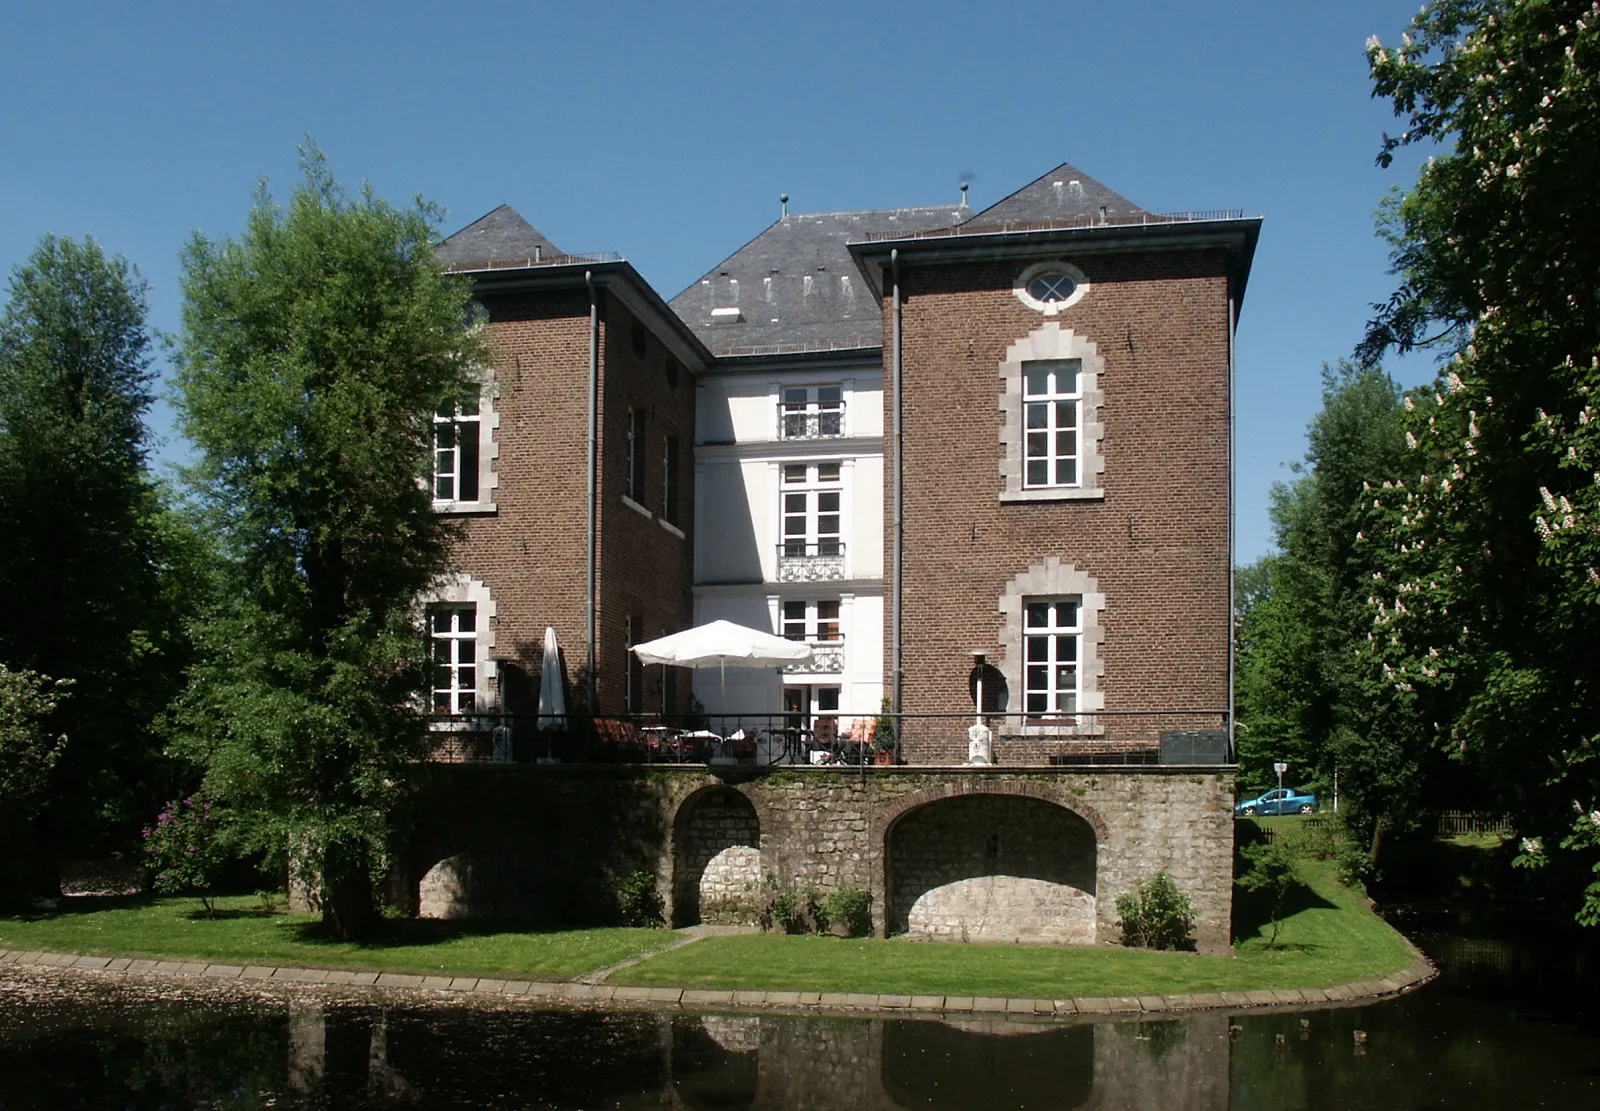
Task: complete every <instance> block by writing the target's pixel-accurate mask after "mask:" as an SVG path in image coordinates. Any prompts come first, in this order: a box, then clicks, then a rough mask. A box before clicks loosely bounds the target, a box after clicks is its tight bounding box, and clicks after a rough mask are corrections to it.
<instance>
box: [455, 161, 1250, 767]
mask: <svg viewBox="0 0 1600 1111" xmlns="http://www.w3.org/2000/svg"><path fill="white" fill-rule="evenodd" d="M1259 227H1260V221H1259V219H1245V218H1242V217H1241V215H1240V214H1239V213H1237V212H1206V213H1184V214H1177V215H1172V214H1156V213H1152V212H1147V211H1145V210H1144V209H1141V208H1139V207H1138V206H1137V205H1135V204H1133V203H1131V202H1130V201H1128V200H1126V199H1124V198H1123V197H1121V196H1119V195H1118V194H1116V193H1114V192H1112V191H1111V190H1110V189H1108V188H1106V187H1105V186H1103V185H1101V184H1100V183H1099V182H1097V181H1095V180H1094V179H1092V178H1090V177H1089V176H1088V175H1086V174H1084V173H1082V172H1081V171H1079V170H1077V169H1075V168H1073V167H1072V166H1070V165H1061V166H1059V167H1057V168H1056V169H1053V170H1051V171H1050V172H1049V173H1047V174H1045V175H1043V176H1042V177H1040V178H1039V179H1038V180H1036V181H1034V182H1032V183H1030V184H1028V185H1026V186H1025V187H1023V188H1022V189H1019V190H1018V191H1016V192H1015V193H1012V194H1011V195H1010V196H1008V197H1006V198H1004V199H1003V200H1001V201H999V202H998V203H997V204H994V205H992V206H990V207H989V208H986V209H984V210H982V211H973V210H972V209H971V208H969V207H968V206H967V204H966V200H965V187H963V193H962V200H961V202H960V203H958V204H954V205H945V206H934V207H925V208H900V209H885V210H876V211H860V212H830V213H816V214H790V213H789V212H788V211H787V203H785V206H784V213H783V215H782V217H781V218H780V219H778V220H777V221H776V222H775V223H773V224H772V225H771V226H770V227H768V228H766V229H765V230H764V231H762V232H761V233H760V234H758V235H757V236H756V237H755V238H754V239H752V240H751V241H750V242H748V243H747V244H745V246H743V247H741V248H740V249H739V250H738V251H736V252H735V253H734V254H733V255H732V256H730V257H729V258H727V259H726V260H724V261H723V262H722V263H720V264H719V265H717V266H715V267H713V268H712V269H711V270H709V271H708V272H707V273H706V274H705V276H704V277H702V278H700V279H699V280H698V281H696V282H694V283H693V284H692V285H691V286H690V287H689V288H688V289H686V290H684V291H683V292H681V293H679V294H678V295H677V296H676V297H674V298H673V299H672V300H671V301H670V302H669V301H667V300H665V299H663V298H662V296H660V295H659V294H658V293H657V292H656V291H655V290H654V289H653V288H652V287H651V286H650V285H649V283H648V282H646V281H645V279H644V278H643V277H641V276H640V274H639V273H638V272H637V271H636V270H634V268H633V267H632V266H631V265H629V264H628V263H627V262H626V261H625V260H623V259H622V258H620V257H618V256H614V255H609V254H607V255H574V254H568V253H565V252H563V251H562V250H560V249H559V248H558V247H556V246H555V245H554V244H553V243H551V242H550V241H549V240H548V239H546V238H545V237H544V236H543V235H542V234H541V233H540V232H539V231H538V230H537V229H536V228H534V227H533V226H532V225H530V224H529V223H528V222H527V221H526V220H524V219H523V218H522V217H521V216H519V215H518V214H517V213H516V212H514V211H513V210H512V209H511V208H509V207H505V206H502V207H500V208H497V209H495V210H494V211H493V212H490V213H489V214H488V215H486V216H484V217H483V218H482V219H480V220H478V221H477V222H475V223H473V224H471V225H469V226H468V227H466V228H463V229H462V230H460V231H458V232H456V233H455V234H454V235H452V236H450V237H449V238H448V239H446V240H445V241H444V242H443V243H442V244H441V245H440V246H439V248H438V257H439V258H440V259H441V261H442V262H443V263H444V264H445V265H446V266H447V267H448V268H449V269H451V270H453V271H457V272H460V273H465V274H470V275H471V276H472V279H473V282H474V287H475V291H476V294H475V295H476V304H477V306H478V311H479V313H480V316H481V318H482V320H483V321H484V322H485V326H486V327H487V328H488V330H489V333H490V336H491V340H492V349H493V351H494V359H493V365H492V366H490V367H489V368H487V373H486V374H485V376H484V380H483V385H482V390H481V393H480V394H479V396H478V397H477V398H476V399H475V400H473V399H467V400H465V401H463V403H462V404H461V405H459V406H458V407H456V408H455V409H454V410H451V411H446V412H441V413H440V414H439V415H438V416H437V417H436V433H437V435H436V445H437V451H436V454H435V473H434V476H433V493H434V499H435V505H436V506H437V508H438V509H439V511H440V512H444V513H452V514H459V515H461V516H462V517H463V518H465V522H464V524H465V529H464V537H465V540H464V543H463V544H462V546H461V548H460V551H459V556H458V566H459V573H458V575H457V576H456V577H455V579H454V581H453V582H452V583H451V584H450V585H449V586H448V587H447V588H446V589H445V590H443V591H441V592H440V594H439V596H438V597H437V598H436V599H435V600H434V602H433V604H432V606H431V607H430V622H429V632H430V636H431V637H432V638H433V641H434V648H435V659H436V661H438V662H439V663H440V666H438V667H436V668H435V679H434V688H435V689H434V692H433V707H434V709H435V710H436V711H439V712H442V713H451V714H486V713H510V714H513V715H520V714H524V713H531V712H533V711H534V709H535V708H536V704H537V696H538V682H539V675H540V663H541V658H542V643H543V635H544V631H545V628H546V626H550V627H553V628H554V629H555V630H556V632H557V634H558V638H559V641H560V644H561V646H562V652H563V657H564V659H565V661H566V663H567V665H568V684H569V692H568V693H569V706H570V707H571V708H572V709H574V710H575V711H584V712H593V713H600V714H608V715H610V714H615V715H623V714H628V713H640V712H642V713H651V712H665V713H668V714H672V713H682V712H685V711H687V710H688V709H689V708H690V699H691V683H692V693H693V695H694V696H696V697H698V699H699V700H700V702H701V703H702V704H703V705H704V707H705V709H706V711H707V712H708V713H709V714H711V715H724V714H740V713H752V714H754V713H769V712H772V711H775V710H778V709H782V710H784V711H787V712H789V713H791V714H802V715H805V716H806V717H807V718H811V717H813V716H826V717H836V718H837V719H838V720H840V721H842V722H844V723H845V724H846V725H847V726H848V723H849V722H850V720H851V719H852V718H859V717H863V716H867V717H870V716H872V715H876V714H877V713H878V712H879V710H880V707H881V705H882V704H883V702H884V700H885V699H887V700H888V702H889V704H890V707H891V708H893V709H895V710H898V711H902V712H904V713H907V714H920V713H958V712H959V713H970V712H971V711H972V709H973V699H974V697H975V695H974V691H975V688H976V682H975V680H976V679H977V678H978V677H979V676H980V675H981V676H982V677H983V679H984V702H985V708H986V709H987V710H989V711H990V712H991V713H993V714H994V715H995V717H994V718H993V723H994V724H995V726H996V748H997V754H998V759H999V761H1000V762H1001V763H1007V762H1017V763H1046V762H1069V761H1070V759H1071V757H1072V755H1073V754H1074V753H1075V752H1076V753H1079V754H1083V753H1092V752H1100V753H1103V754H1105V755H1107V756H1112V755H1114V754H1116V753H1118V752H1122V753H1126V752H1127V751H1129V750H1131V749H1143V750H1150V749H1152V748H1153V747H1154V746H1156V745H1158V744H1159V740H1160V736H1161V735H1162V734H1168V735H1172V734H1175V733H1183V732H1188V731H1217V730H1219V729H1222V728H1225V726H1226V717H1227V714H1226V710H1227V707H1228V706H1229V704H1230V694H1231V691H1230V664H1231V660H1230V632H1231V630H1230V619H1229V613H1230V597H1229V590H1230V575H1229V568H1230V566H1231V558H1230V557H1231V551H1230V548H1231V531H1230V520H1231V505H1230V499H1231V473H1230V468H1231V450H1232V427H1231V366H1232V337H1233V329H1234V326H1235V324H1236V321H1237V316H1238V312H1239V306H1240V302H1241V300H1242V297H1243V294H1244V289H1245V282H1246V279H1247V277H1248V275H1249V270H1250V263H1251V259H1252V255H1253V253H1254V248H1255V244H1256V238H1257V235H1258V233H1259ZM717 618H727V619H729V620H732V621H734V622H737V623H739V624H743V625H748V626H751V627H755V628H761V629H766V630H770V631H772V632H775V633H780V634H783V635H785V636H789V637H792V638H798V639H804V640H806V641H809V642H810V643H811V644H812V645H813V648H814V652H813V659H812V662H811V663H810V664H808V665H805V669H804V670H788V671H781V672H780V671H778V670H755V669H732V670H729V671H727V672H726V677H725V682H724V681H722V677H720V676H719V675H718V673H717V672H716V671H714V670H713V671H699V672H693V673H690V672H686V671H680V670H679V669H675V668H660V667H650V668H645V667H642V666H641V665H640V664H639V663H638V662H637V661H636V659H634V657H633V656H632V654H631V652H630V647H631V646H632V645H633V644H635V643H639V642H642V641H646V640H650V639H653V638H655V637H658V636H661V635H663V634H665V633H669V632H676V631H678V630H681V629H684V628H688V627H689V626H691V625H696V624H702V623H705V622H708V621H711V620H714V619H717ZM975 652H981V653H983V654H984V659H983V660H982V661H979V666H980V667H981V671H980V670H979V669H978V668H977V667H975V666H974V653H975ZM918 736H923V737H924V738H925V741H924V742H919V741H918ZM956 744H957V741H954V740H951V739H950V738H949V737H946V736H944V735H943V734H939V733H938V731H935V730H924V731H922V733H921V734H919V733H918V731H916V730H907V731H906V733H905V743H904V744H903V746H902V747H903V757H904V758H905V759H907V760H908V761H910V762H913V763H917V762H922V763H938V764H949V763H959V762H960V760H961V759H962V754H958V753H957V751H956V748H954V747H952V745H956ZM962 753H963V754H964V749H962Z"/></svg>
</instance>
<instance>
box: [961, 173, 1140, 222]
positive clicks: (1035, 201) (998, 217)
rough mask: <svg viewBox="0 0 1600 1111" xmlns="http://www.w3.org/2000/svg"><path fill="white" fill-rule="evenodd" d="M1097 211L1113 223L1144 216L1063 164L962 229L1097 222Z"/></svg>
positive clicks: (1120, 198)
mask: <svg viewBox="0 0 1600 1111" xmlns="http://www.w3.org/2000/svg"><path fill="white" fill-rule="evenodd" d="M1101 208H1104V209H1105V210H1106V219H1107V220H1108V221H1111V222H1116V221H1117V218H1118V217H1119V216H1120V217H1122V218H1123V219H1124V220H1126V219H1127V218H1128V217H1137V216H1141V215H1143V214H1144V213H1145V210H1144V209H1142V208H1140V207H1139V206H1138V205H1136V204H1134V203H1133V202H1132V201H1130V200H1128V198H1126V197H1124V196H1122V195H1121V194H1120V193H1114V192H1112V191H1111V190H1110V189H1107V188H1106V187H1105V186H1104V185H1102V184H1100V183H1099V182H1098V181H1096V180H1095V179H1094V178H1092V177H1090V176H1089V175H1088V174H1086V173H1084V172H1083V171H1082V170H1080V169H1078V168H1077V167H1075V166H1073V165H1072V164H1071V163H1070V162H1063V163H1062V164H1061V165H1059V166H1057V167H1056V168H1055V169H1053V170H1051V171H1050V172H1049V173H1047V174H1044V175H1042V176H1040V177H1039V178H1038V179H1037V180H1036V181H1033V182H1030V183H1029V184H1027V185H1024V186H1023V187H1022V188H1021V189H1018V190H1017V191H1016V192H1015V193H1013V194H1011V195H1010V196H1009V197H1006V198H1005V199H1004V200H1001V201H997V202H995V203H994V204H992V205H990V206H989V207H988V208H986V209H984V210H983V211H982V212H980V213H978V214H977V215H976V216H974V217H972V219H971V220H970V221H968V223H967V225H966V226H967V228H968V229H969V230H971V229H975V228H978V227H987V226H989V225H991V224H1007V223H1045V222H1049V221H1061V220H1077V219H1088V220H1097V219H1098V218H1099V216H1100V209H1101Z"/></svg>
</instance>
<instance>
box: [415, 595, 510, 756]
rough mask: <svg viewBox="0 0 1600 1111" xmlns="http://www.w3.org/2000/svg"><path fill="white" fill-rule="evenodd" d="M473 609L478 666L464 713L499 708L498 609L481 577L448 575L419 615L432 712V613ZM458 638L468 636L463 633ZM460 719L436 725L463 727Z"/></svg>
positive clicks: (431, 710) (475, 664)
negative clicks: (444, 610) (424, 642)
mask: <svg viewBox="0 0 1600 1111" xmlns="http://www.w3.org/2000/svg"><path fill="white" fill-rule="evenodd" d="M445 608H448V609H456V610H461V609H471V610H472V611H473V614H474V618H473V626H474V629H473V637H472V641H473V663H472V666H473V667H474V668H475V675H474V677H473V678H474V682H473V707H472V709H471V710H467V711H463V713H465V714H471V715H483V714H493V713H497V712H498V711H499V693H498V692H499V690H500V675H499V664H498V662H497V661H496V659H495V655H494V645H495V630H494V619H495V616H496V614H497V612H498V608H499V607H498V604H497V603H496V602H495V600H494V597H493V595H492V594H491V592H490V590H489V587H488V585H487V584H486V583H484V581H483V580H482V579H476V578H473V577H472V576H471V575H467V574H460V573H458V574H455V575H452V576H447V577H446V578H445V579H444V580H443V581H441V582H440V583H439V584H438V585H437V586H435V588H434V589H433V590H432V591H430V592H429V594H428V596H427V597H426V598H424V599H423V600H422V602H421V612H420V613H419V615H418V616H419V618H420V620H421V621H422V623H423V627H422V631H423V635H424V637H425V638H426V639H427V647H428V669H429V670H428V695H427V700H426V703H425V709H426V712H427V713H429V714H430V715H431V714H433V713H434V712H435V711H434V695H433V692H434V689H435V688H434V686H433V670H432V669H433V642H434V635H433V623H432V616H433V613H434V612H435V611H436V610H438V609H445ZM457 639H463V640H464V639H466V638H464V637H461V638H457ZM462 725H463V723H461V722H449V721H436V722H434V723H433V725H432V728H434V729H452V728H461V727H462Z"/></svg>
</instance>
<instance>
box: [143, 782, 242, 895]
mask: <svg viewBox="0 0 1600 1111" xmlns="http://www.w3.org/2000/svg"><path fill="white" fill-rule="evenodd" d="M144 851H145V853H146V855H147V856H149V858H150V867H151V869H152V871H154V873H155V875H154V878H153V881H152V886H154V887H155V889H156V890H157V891H159V892H161V893H162V894H164V895H185V894H188V893H190V892H193V893H195V894H197V895H199V896H200V905H201V906H203V907H205V908H206V916H207V917H212V918H214V917H216V912H217V908H216V885H217V877H218V875H220V874H221V872H222V868H223V866H224V865H225V864H227V863H228V860H229V859H230V857H231V854H230V852H229V847H228V844H227V838H226V836H225V835H224V830H223V825H222V821H221V816H220V815H219V814H217V813H216V812H215V810H214V809H213V808H212V805H211V799H210V797H209V796H207V795H204V794H199V795H190V796H189V797H188V798H186V799H184V800H183V801H181V802H169V803H167V805H166V807H165V809H163V810H162V811H161V813H160V814H158V815H156V824H155V825H153V826H149V827H148V828H146V829H145V831H144Z"/></svg>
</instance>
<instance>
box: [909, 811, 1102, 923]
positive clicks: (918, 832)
mask: <svg viewBox="0 0 1600 1111" xmlns="http://www.w3.org/2000/svg"><path fill="white" fill-rule="evenodd" d="M1096 854H1097V845H1096V839H1095V832H1094V827H1093V826H1091V825H1090V824H1089V823H1088V822H1087V821H1085V820H1084V819H1083V818H1082V817H1080V816H1079V815H1077V814H1075V813H1073V812H1072V811H1071V810H1068V809H1067V808H1066V807H1064V806H1058V805H1056V804H1055V803H1051V802H1046V801H1045V800H1043V799H1037V798H1032V797H1030V796H1026V795H1005V794H981V795H961V796H957V797H955V798H949V799H943V800H940V801H938V802H931V803H928V804H927V805H925V806H921V807H918V808H917V809H915V810H912V811H910V812H908V813H907V814H905V815H904V816H903V817H901V818H900V820H899V821H897V822H896V823H895V824H894V825H892V826H891V827H890V828H889V831H888V834H887V836H886V844H885V846H884V856H885V861H886V863H887V866H888V881H889V883H888V886H889V899H888V907H887V910H888V925H889V932H890V933H905V934H910V935H912V936H914V937H931V938H941V939H946V940H959V941H1003V942H1014V941H1021V942H1032V943H1036V944H1045V945H1092V944H1094V942H1095V937H1096V935H1095V867H1096Z"/></svg>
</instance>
